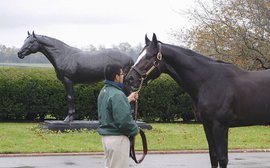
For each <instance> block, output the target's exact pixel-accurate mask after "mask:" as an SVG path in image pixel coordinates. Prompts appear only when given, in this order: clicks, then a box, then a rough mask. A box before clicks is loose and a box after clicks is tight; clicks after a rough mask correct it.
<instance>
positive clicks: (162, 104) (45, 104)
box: [0, 67, 194, 122]
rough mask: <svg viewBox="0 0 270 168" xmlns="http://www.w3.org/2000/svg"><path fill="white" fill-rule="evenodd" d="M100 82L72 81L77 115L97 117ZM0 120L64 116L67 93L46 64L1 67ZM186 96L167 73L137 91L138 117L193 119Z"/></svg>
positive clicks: (173, 119)
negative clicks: (30, 66)
mask: <svg viewBox="0 0 270 168" xmlns="http://www.w3.org/2000/svg"><path fill="white" fill-rule="evenodd" d="M102 86H103V82H98V83H96V84H92V85H83V84H77V85H75V88H74V90H75V108H76V118H77V119H89V120H96V119H97V107H96V96H97V95H98V93H99V90H100V89H101V87H102ZM0 103H1V104H0V120H14V119H15V120H21V119H22V120H24V119H27V120H36V119H41V120H43V119H44V118H46V117H48V116H49V117H51V118H55V119H58V120H63V119H64V118H65V117H66V115H67V102H66V93H65V90H64V86H63V85H62V83H61V82H60V81H59V80H58V79H56V75H55V72H54V70H53V69H49V68H6V67H3V68H0ZM191 104H192V103H191V100H190V98H189V96H188V95H187V94H186V93H184V92H183V90H182V89H181V88H180V87H179V86H178V85H177V84H176V83H175V82H174V81H173V80H172V79H171V78H170V77H169V76H167V75H162V76H161V77H160V78H158V79H157V80H155V81H153V82H152V83H151V84H150V85H149V86H148V87H146V88H143V89H142V91H141V92H140V99H139V108H138V111H139V118H140V119H142V120H144V121H148V122H154V121H159V122H172V121H176V120H180V118H183V119H184V120H191V119H194V116H193V112H192V111H193V110H192V105H191Z"/></svg>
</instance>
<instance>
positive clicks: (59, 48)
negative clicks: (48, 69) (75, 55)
mask: <svg viewBox="0 0 270 168" xmlns="http://www.w3.org/2000/svg"><path fill="white" fill-rule="evenodd" d="M39 42H40V45H41V49H40V52H41V53H43V54H44V55H45V56H46V57H47V58H48V60H49V61H50V62H51V63H52V64H53V66H54V67H57V66H58V64H63V63H64V61H65V60H67V59H68V56H69V55H70V53H71V52H72V47H70V46H68V45H67V44H65V43H63V42H61V41H59V40H56V39H53V38H50V37H43V36H41V37H40V38H39Z"/></svg>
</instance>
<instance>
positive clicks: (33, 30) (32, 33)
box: [32, 30, 37, 38]
mask: <svg viewBox="0 0 270 168" xmlns="http://www.w3.org/2000/svg"><path fill="white" fill-rule="evenodd" d="M32 34H33V37H34V38H37V37H36V35H35V32H34V30H33V33H32Z"/></svg>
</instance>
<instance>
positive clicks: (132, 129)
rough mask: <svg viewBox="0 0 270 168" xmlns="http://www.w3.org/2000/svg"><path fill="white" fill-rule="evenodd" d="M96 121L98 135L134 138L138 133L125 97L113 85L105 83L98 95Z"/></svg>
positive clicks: (119, 89)
mask: <svg viewBox="0 0 270 168" xmlns="http://www.w3.org/2000/svg"><path fill="white" fill-rule="evenodd" d="M98 119H99V128H98V133H99V134H100V135H126V136H135V135H136V134H137V132H138V125H137V124H136V122H135V121H134V120H133V118H132V115H131V107H130V104H129V102H128V99H127V97H126V95H125V94H124V92H123V91H122V89H121V88H120V87H118V86H117V85H115V84H113V83H105V86H104V87H103V88H102V89H101V91H100V93H99V96H98Z"/></svg>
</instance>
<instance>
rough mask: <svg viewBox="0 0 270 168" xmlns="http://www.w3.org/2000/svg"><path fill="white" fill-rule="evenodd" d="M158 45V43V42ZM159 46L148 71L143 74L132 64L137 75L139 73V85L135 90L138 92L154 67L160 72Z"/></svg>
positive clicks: (160, 54)
mask: <svg viewBox="0 0 270 168" xmlns="http://www.w3.org/2000/svg"><path fill="white" fill-rule="evenodd" d="M159 46H160V44H159ZM160 48H161V46H160V47H159V51H158V53H157V56H156V60H155V61H154V62H153V65H152V66H151V67H150V69H149V70H148V71H146V73H145V74H143V73H142V72H141V71H140V70H139V69H138V68H136V67H135V66H132V67H131V68H132V69H134V70H135V71H136V72H137V73H138V74H139V75H140V80H141V83H140V86H139V88H138V90H137V92H139V91H140V90H141V88H142V85H143V81H144V80H145V79H146V78H147V76H148V75H149V74H150V73H151V72H152V71H153V70H154V69H155V68H157V69H158V71H159V72H160V73H161V71H160V69H159V63H160V61H162V57H163V56H162V53H161V51H160Z"/></svg>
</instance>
